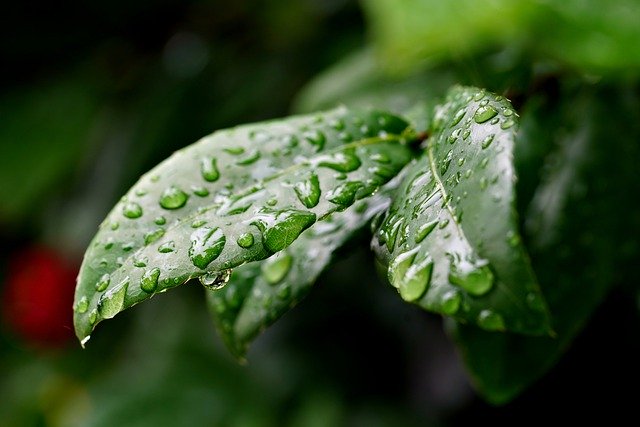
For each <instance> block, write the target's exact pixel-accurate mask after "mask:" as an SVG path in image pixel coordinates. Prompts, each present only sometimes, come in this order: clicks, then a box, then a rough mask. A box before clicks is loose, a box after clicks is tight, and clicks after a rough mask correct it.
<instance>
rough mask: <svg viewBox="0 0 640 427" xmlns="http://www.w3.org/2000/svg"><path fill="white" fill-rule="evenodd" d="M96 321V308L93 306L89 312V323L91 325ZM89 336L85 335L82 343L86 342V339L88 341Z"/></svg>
mask: <svg viewBox="0 0 640 427" xmlns="http://www.w3.org/2000/svg"><path fill="white" fill-rule="evenodd" d="M97 321H98V309H96V308H94V309H93V310H91V312H90V313H89V324H90V325H91V326H93V325H95V324H96V322H97ZM89 338H90V337H86V338H85V339H84V340H82V345H84V344H86V343H87V341H89Z"/></svg>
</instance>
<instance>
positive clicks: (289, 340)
mask: <svg viewBox="0 0 640 427" xmlns="http://www.w3.org/2000/svg"><path fill="white" fill-rule="evenodd" d="M2 9H3V11H2V16H0V58H1V61H0V63H1V64H2V66H1V67H0V251H1V254H0V307H1V308H0V314H1V319H2V323H1V325H2V326H1V328H0V396H3V397H2V399H0V425H2V426H183V425H184V426H199V425H203V426H204V425H206V426H284V425H286V426H337V425H355V426H399V425H403V426H404V425H407V426H411V425H445V426H446V425H463V424H464V425H467V424H468V423H469V422H483V423H484V422H487V423H489V422H490V423H492V424H493V425H502V424H507V423H509V424H513V422H518V420H521V419H522V418H525V419H527V420H529V421H531V420H534V419H537V418H540V419H546V417H547V415H548V414H549V413H550V411H560V412H566V413H570V414H572V416H573V417H574V418H575V419H577V418H581V417H583V416H584V417H589V416H591V415H592V414H593V412H594V411H596V410H597V409H598V408H600V409H602V408H607V409H610V410H613V411H615V413H616V414H618V415H622V414H625V413H632V411H633V410H634V409H635V408H634V406H633V405H634V404H635V400H636V399H635V398H637V393H636V396H635V397H634V396H633V394H632V395H629V394H628V393H626V392H624V391H623V390H624V387H627V389H631V390H634V389H635V388H636V387H637V385H638V384H639V383H640V382H639V380H640V369H639V367H638V364H637V361H638V360H640V347H639V343H638V336H639V332H640V322H639V320H638V319H639V317H638V306H639V305H640V298H638V297H637V296H636V295H638V294H636V293H635V292H637V291H636V290H637V289H638V287H637V284H636V282H637V273H636V276H633V275H631V277H635V278H636V279H635V282H633V281H632V282H633V283H628V284H627V285H628V286H627V287H625V288H624V289H621V290H614V291H613V293H612V295H611V296H610V297H609V298H608V299H607V300H606V302H605V303H604V304H603V305H601V306H600V308H599V309H598V310H597V312H596V313H595V315H594V316H593V317H592V319H591V320H590V321H589V323H588V325H587V327H586V329H585V331H584V332H583V333H581V334H580V335H579V337H578V339H577V340H576V342H575V343H574V345H573V346H572V347H571V349H570V350H569V351H568V353H567V354H566V355H565V356H564V357H563V358H562V359H561V361H560V363H559V364H558V365H557V366H556V367H555V368H554V369H553V370H552V371H551V372H550V373H549V374H548V375H547V376H545V377H544V379H542V380H541V381H540V382H538V383H537V384H535V385H534V386H533V387H532V388H531V389H529V390H528V391H526V392H525V393H524V394H523V395H522V396H521V397H519V398H517V399H516V400H515V401H513V402H512V403H510V404H508V405H506V406H503V407H499V408H498V407H492V406H490V405H488V404H486V403H484V402H483V401H482V400H481V399H480V398H478V397H477V396H476V395H475V393H474V392H473V390H472V388H471V386H470V384H469V380H468V379H467V377H466V376H465V373H464V370H463V367H462V365H461V363H460V361H459V359H458V356H457V354H456V352H455V349H454V348H453V345H452V344H451V342H450V341H449V340H448V338H447V337H446V336H445V334H444V332H443V331H442V324H441V320H440V319H439V317H437V316H432V315H429V314H427V313H424V312H422V311H420V310H419V309H417V308H414V307H411V306H408V305H406V304H404V303H402V302H401V300H400V299H399V298H397V297H396V296H395V295H394V294H395V292H394V291H393V289H392V288H390V287H388V286H386V285H385V284H384V283H382V282H381V281H380V280H379V279H378V277H377V276H376V275H375V274H374V273H373V271H374V268H373V261H372V259H371V257H370V256H369V255H368V253H367V246H368V242H367V241H366V238H365V239H363V240H362V241H361V242H356V243H355V244H353V245H352V246H350V247H349V248H347V249H345V251H344V253H343V254H341V256H340V257H339V258H340V261H339V262H338V263H337V264H336V265H335V267H334V268H332V269H331V270H330V271H328V272H327V273H325V274H324V275H323V276H322V278H321V279H320V281H319V284H318V286H317V287H316V288H315V289H314V291H313V292H312V294H311V295H310V297H309V298H308V299H307V300H306V301H304V302H303V303H301V304H300V305H299V306H298V307H296V308H295V309H294V310H292V312H290V313H289V314H288V315H287V316H285V317H284V318H283V319H282V320H281V321H280V322H278V323H277V324H276V325H275V326H274V327H272V328H271V329H270V330H268V331H267V332H266V333H265V334H264V335H263V336H262V337H260V338H259V339H258V340H257V342H256V343H255V345H254V347H253V348H252V349H251V351H250V353H249V355H248V364H247V365H246V366H240V365H238V364H237V363H236V362H235V361H234V360H233V359H232V357H231V356H230V355H229V354H228V352H227V351H226V350H225V349H224V348H223V346H222V344H221V342H220V340H219V339H218V337H217V336H216V334H215V331H214V328H213V324H212V322H211V321H210V319H209V317H208V314H207V312H206V307H205V304H204V299H203V290H202V289H201V288H200V287H199V286H195V285H193V286H189V285H187V286H183V287H181V288H179V289H176V290H175V291H172V292H170V293H168V295H167V294H163V295H159V296H158V297H156V298H154V299H153V300H152V301H149V302H148V303H145V304H143V305H142V306H140V307H137V308H136V309H135V310H130V311H129V312H126V313H123V314H122V315H119V316H118V317H116V318H115V319H114V320H113V321H111V322H109V324H105V325H103V326H102V327H100V328H99V329H98V331H97V332H96V333H95V334H94V335H93V337H92V340H91V344H90V345H89V346H88V348H87V349H86V350H82V349H81V348H80V346H79V344H78V343H77V341H75V339H74V337H73V332H72V326H71V325H72V323H71V317H72V310H71V305H72V298H73V288H74V285H75V275H76V274H77V270H78V267H79V264H80V262H81V260H82V254H83V252H84V249H85V247H86V246H87V244H88V242H89V241H90V239H91V238H92V236H93V234H94V233H95V231H96V230H97V226H98V224H99V223H100V222H101V220H102V219H103V218H104V216H105V215H106V213H107V212H108V211H109V209H110V207H111V206H112V205H113V204H115V202H116V201H117V200H118V199H119V197H120V196H121V195H122V194H123V193H124V192H125V191H126V190H127V189H128V188H129V187H130V186H131V185H132V184H133V183H134V182H135V181H136V179H137V177H138V176H140V175H141V174H142V173H144V172H145V171H146V170H148V169H149V168H151V167H152V166H154V165H155V164H156V163H158V162H159V161H161V160H162V159H164V158H166V157H167V156H168V155H170V154H171V153H172V152H173V151H175V150H177V149H179V148H181V147H184V146H186V145H188V144H190V143H192V142H194V141H196V140H197V139H199V138H200V137H202V136H204V135H206V134H208V133H211V132H212V131H214V130H216V129H220V128H224V127H229V126H233V125H237V124H241V123H246V122H253V121H258V120H263V119H269V118H274V117H281V116H285V115H287V114H290V113H292V112H299V111H310V110H311V111H313V110H315V109H317V108H325V107H329V106H332V105H335V103H337V102H346V103H353V104H357V105H385V106H387V105H388V106H390V108H396V109H399V108H404V107H406V106H408V105H410V104H411V102H413V101H414V99H413V98H412V96H415V97H418V98H420V97H422V96H423V94H422V93H420V92H416V90H415V88H416V87H422V86H421V85H423V86H424V91H425V92H424V93H425V94H426V95H431V94H441V91H442V90H443V88H444V87H446V86H447V85H448V84H449V83H451V82H453V81H460V82H463V83H471V84H476V85H481V86H486V87H489V88H490V89H492V90H495V91H498V92H501V93H507V94H509V95H512V99H514V102H515V103H516V105H518V102H519V101H522V99H521V97H524V96H525V95H526V92H523V91H522V90H520V89H522V87H525V86H527V85H529V83H530V82H531V81H532V80H535V77H536V76H538V75H539V74H541V73H542V74H544V75H547V74H551V75H553V74H554V73H560V74H562V75H563V76H567V75H569V76H571V79H573V80H572V81H574V82H578V83H575V84H589V85H598V84H612V85H618V86H619V87H625V88H627V89H626V90H627V92H628V94H629V96H633V97H638V96H640V90H638V87H639V85H638V77H639V76H640V73H639V71H638V70H639V69H640V5H639V2H636V1H634V0H615V1H611V2H606V3H601V2H597V1H579V0H567V1H564V2H554V1H533V0H527V1H524V0H523V1H507V0H502V1H496V0H492V1H488V0H487V1H485V2H477V1H457V2H440V1H431V0H401V1H397V2H395V1H393V0H366V1H362V2H360V3H358V2H356V1H352V0H278V1H267V0H263V1H259V0H254V1H252V0H237V1H233V2H223V1H215V0H210V1H204V0H202V1H193V0H188V1H184V0H183V1H177V0H155V1H151V0H140V1H136V0H130V1H119V0H116V1H110V2H105V1H93V2H64V3H62V4H54V3H49V4H44V5H37V4H35V3H31V2H12V3H10V4H7V5H3V8H2ZM335 64H338V65H335ZM327 70H328V71H327ZM425 70H438V72H437V73H435V74H424V71H425ZM318 76H319V77H318ZM536 81H538V80H536ZM543 83H545V84H547V83H548V81H547V80H543ZM527 87H528V86H527ZM550 90H551V91H553V88H552V89H550ZM508 91H512V92H508ZM612 102H615V100H612ZM636 113H637V112H636ZM636 117H637V116H636ZM604 120H606V118H604ZM627 130H628V129H627ZM548 131H549V132H552V131H553V130H552V129H549V130H548ZM620 132H625V129H620ZM612 137H615V135H612ZM636 141H638V142H640V139H636ZM604 143H606V141H603V144H604ZM621 185H623V183H621ZM629 197H630V200H628V203H629V206H631V207H629V206H625V207H623V209H632V208H633V206H636V205H637V204H638V202H637V201H634V200H631V199H635V198H637V194H636V195H629ZM611 208H612V218H610V219H609V220H615V217H616V216H615V215H616V214H615V210H616V209H619V208H620V206H612V207H611ZM604 220H607V219H604V218H603V221H604ZM638 237H640V236H638ZM576 268H579V266H577V267H576Z"/></svg>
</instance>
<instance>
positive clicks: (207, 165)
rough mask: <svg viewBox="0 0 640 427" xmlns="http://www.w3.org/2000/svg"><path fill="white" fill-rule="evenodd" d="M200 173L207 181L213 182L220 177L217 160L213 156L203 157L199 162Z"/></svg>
mask: <svg viewBox="0 0 640 427" xmlns="http://www.w3.org/2000/svg"><path fill="white" fill-rule="evenodd" d="M200 173H201V174H202V178H204V180H205V181H208V182H215V181H217V180H218V179H219V178H220V171H218V165H217V160H216V158H215V157H205V158H204V159H202V162H201V163H200Z"/></svg>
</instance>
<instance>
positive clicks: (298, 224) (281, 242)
mask: <svg viewBox="0 0 640 427" xmlns="http://www.w3.org/2000/svg"><path fill="white" fill-rule="evenodd" d="M315 222H316V214H314V213H313V212H307V211H299V210H294V209H288V210H282V211H275V212H271V211H265V210H263V211H262V212H261V213H260V214H259V215H258V216H257V218H256V220H255V221H254V222H252V224H253V225H255V226H256V227H258V228H259V229H260V231H261V232H262V241H263V244H264V246H265V248H266V249H267V250H268V251H270V252H272V253H275V252H279V251H281V250H282V249H284V248H286V247H287V246H289V245H290V244H291V243H293V241H294V240H296V239H297V238H298V236H299V235H300V233H302V232H303V231H304V230H306V229H307V228H309V227H311V225H313V224H314V223H315Z"/></svg>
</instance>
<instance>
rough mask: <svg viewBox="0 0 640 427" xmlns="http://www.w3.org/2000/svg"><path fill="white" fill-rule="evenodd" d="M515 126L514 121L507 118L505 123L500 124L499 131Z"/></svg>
mask: <svg viewBox="0 0 640 427" xmlns="http://www.w3.org/2000/svg"><path fill="white" fill-rule="evenodd" d="M515 124H516V121H515V120H513V119H511V118H509V119H507V120H505V121H503V122H502V123H500V129H509V128H511V127H513V126H514V125H515Z"/></svg>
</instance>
